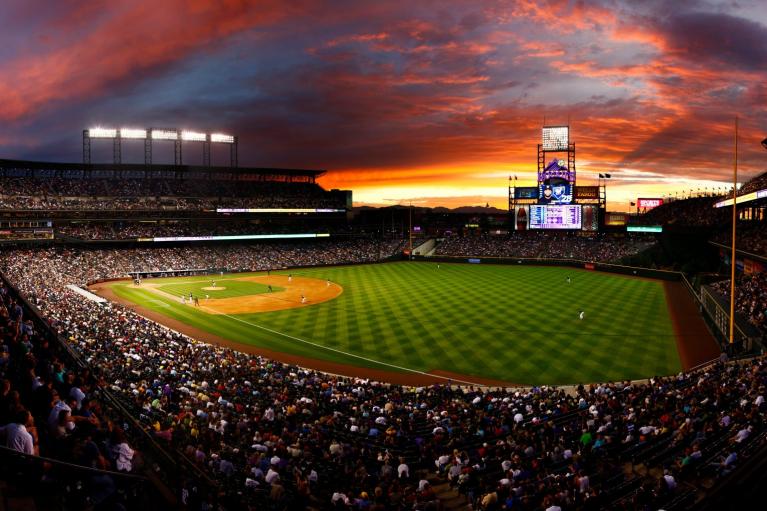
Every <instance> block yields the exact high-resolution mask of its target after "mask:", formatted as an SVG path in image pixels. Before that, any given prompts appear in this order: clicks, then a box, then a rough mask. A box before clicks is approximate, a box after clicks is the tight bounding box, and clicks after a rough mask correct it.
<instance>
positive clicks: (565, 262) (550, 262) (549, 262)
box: [413, 256, 698, 299]
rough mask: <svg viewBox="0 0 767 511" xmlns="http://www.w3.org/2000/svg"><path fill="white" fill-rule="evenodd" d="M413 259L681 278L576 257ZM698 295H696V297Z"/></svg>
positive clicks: (649, 270) (644, 269) (417, 259)
mask: <svg viewBox="0 0 767 511" xmlns="http://www.w3.org/2000/svg"><path fill="white" fill-rule="evenodd" d="M413 260H414V261H434V262H442V263H466V264H508V265H517V264H524V265H529V266H569V267H571V268H580V269H582V270H596V271H604V272H609V273H620V274H623V275H631V276H634V277H647V278H651V279H660V280H668V281H673V282H677V281H679V280H681V279H682V274H681V273H680V272H676V271H668V270H654V269H651V268H639V267H634V266H622V265H620V264H609V263H594V262H589V261H581V260H578V259H538V258H524V257H465V256H431V257H420V256H413ZM697 298H698V297H697V296H696V299H697Z"/></svg>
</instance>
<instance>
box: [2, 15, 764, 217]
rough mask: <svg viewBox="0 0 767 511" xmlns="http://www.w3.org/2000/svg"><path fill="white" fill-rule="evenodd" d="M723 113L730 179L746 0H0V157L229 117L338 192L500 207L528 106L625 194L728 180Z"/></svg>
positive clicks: (588, 169) (746, 55)
mask: <svg viewBox="0 0 767 511" xmlns="http://www.w3.org/2000/svg"><path fill="white" fill-rule="evenodd" d="M736 115H737V116H738V117H739V126H740V131H739V133H740V137H739V175H740V177H741V179H739V181H744V180H745V179H747V178H748V177H751V176H754V175H757V174H759V173H761V172H763V171H765V170H767V151H765V150H764V149H763V148H762V147H761V146H760V145H759V142H760V141H761V140H762V139H763V138H764V137H765V136H767V9H765V8H764V2H763V0H738V1H696V0H689V1H688V0H677V1H673V0H672V1H665V2H664V1H654V0H643V1H630V0H604V1H600V0H595V1H559V0H552V1H548V2H543V1H541V2H533V1H528V0H520V1H487V2H482V1H478V0H469V1H463V0H438V1H429V0H421V1H412V0H409V1H400V0H386V1H384V2H382V1H371V2H367V1H362V0H349V1H347V0H338V1H324V2H320V1H316V0H296V1H289V0H284V1H263V2H258V1H236V0H221V1H217V2H212V1H211V2H203V1H196V0H185V1H181V0H162V1H160V2H158V1H156V0H155V1H146V0H130V1H123V0H110V1H108V2H107V1H91V2H80V1H77V0H60V1H57V2H48V1H45V2H42V1H28V0H27V1H17V0H11V1H5V2H2V3H0V158H18V159H31V160H44V161H81V159H82V130H83V129H85V128H88V127H91V126H105V127H116V128H119V127H150V126H154V127H179V128H184V129H193V130H200V131H212V132H223V133H231V134H235V135H237V136H238V137H239V141H240V144H239V161H240V165H241V166H254V167H259V166H262V167H286V168H313V169H325V170H327V174H326V175H325V176H324V177H323V178H322V180H321V184H322V185H323V186H325V187H326V188H342V189H352V190H353V191H354V200H355V204H358V205H359V204H369V205H389V204H395V203H405V204H406V203H413V204H417V205H424V206H448V207H456V206H461V205H476V204H485V203H489V204H490V205H493V206H496V207H501V208H505V207H506V204H507V196H508V193H507V186H508V178H509V176H511V175H516V176H517V178H518V181H517V183H518V184H519V185H520V186H522V185H534V184H535V170H536V144H538V143H539V142H540V137H541V127H542V126H543V125H544V123H545V124H553V125H556V124H569V125H570V139H571V141H572V142H575V144H576V170H577V173H578V184H582V185H591V184H596V176H597V174H598V173H600V172H602V173H605V172H607V173H610V174H611V176H612V179H611V180H610V181H609V182H608V185H607V196H608V201H609V208H610V209H614V210H626V209H628V207H629V202H630V201H633V200H635V199H636V198H637V197H658V196H663V195H671V194H674V193H684V191H685V190H697V189H700V190H701V191H704V190H706V189H708V190H714V189H718V188H720V187H724V186H728V183H731V182H732V168H733V146H734V122H735V121H734V119H735V116H736ZM142 151H143V148H142V147H141V146H140V144H138V143H136V142H133V143H128V142H126V143H124V144H123V161H125V162H135V163H140V162H143V152H142ZM201 153H202V150H201V148H199V147H196V146H194V145H193V144H191V143H190V144H189V145H188V146H185V148H184V157H185V163H189V164H199V163H201V161H202V155H201ZM154 155H155V161H156V162H172V160H173V151H172V147H171V148H167V147H162V148H156V150H155V153H154ZM111 157H112V153H111V145H110V144H109V142H106V141H99V142H98V143H94V149H93V160H94V161H104V162H109V161H111ZM213 162H214V164H216V163H220V164H226V163H227V162H228V154H227V153H225V151H224V150H223V148H218V149H217V150H216V151H214V154H213Z"/></svg>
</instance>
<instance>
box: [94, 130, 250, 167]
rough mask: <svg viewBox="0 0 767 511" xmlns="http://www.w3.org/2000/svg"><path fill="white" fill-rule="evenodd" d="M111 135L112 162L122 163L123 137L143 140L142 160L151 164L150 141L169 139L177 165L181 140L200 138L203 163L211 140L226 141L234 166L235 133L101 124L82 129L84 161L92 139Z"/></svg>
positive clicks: (189, 140)
mask: <svg viewBox="0 0 767 511" xmlns="http://www.w3.org/2000/svg"><path fill="white" fill-rule="evenodd" d="M93 139H111V140H112V143H113V163H115V164H120V163H122V149H121V144H122V140H125V139H135V140H142V139H143V140H144V164H145V165H151V164H152V143H153V142H154V141H158V140H159V141H171V142H173V145H174V164H175V165H176V166H177V167H178V166H181V165H182V164H183V160H182V154H181V148H182V142H202V164H203V166H205V167H210V164H211V162H210V160H211V144H225V145H228V146H229V166H230V167H237V165H238V161H237V149H238V143H237V142H238V140H237V137H236V136H234V135H226V134H223V133H203V132H199V131H191V130H179V129H177V128H120V129H115V128H103V127H98V126H97V127H94V128H90V129H86V130H83V163H85V164H90V163H91V140H93Z"/></svg>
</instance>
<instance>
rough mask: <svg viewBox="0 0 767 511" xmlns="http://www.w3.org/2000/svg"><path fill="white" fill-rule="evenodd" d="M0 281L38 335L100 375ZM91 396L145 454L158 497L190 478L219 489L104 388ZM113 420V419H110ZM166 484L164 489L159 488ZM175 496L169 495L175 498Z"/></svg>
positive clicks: (9, 285)
mask: <svg viewBox="0 0 767 511" xmlns="http://www.w3.org/2000/svg"><path fill="white" fill-rule="evenodd" d="M0 279H2V280H3V282H4V283H5V285H6V287H7V288H8V289H9V291H10V293H11V294H12V296H14V297H16V298H17V299H18V300H19V302H21V305H22V306H23V308H24V309H25V310H26V311H29V313H30V316H31V318H30V319H32V322H33V323H34V326H35V331H36V332H38V333H39V334H40V335H44V336H46V337H47V339H48V340H49V341H50V342H52V343H53V344H52V345H57V346H59V347H61V348H62V350H63V355H65V358H68V359H69V362H71V363H73V364H74V365H76V366H77V367H79V368H81V369H83V368H86V367H87V368H89V369H90V370H91V371H92V372H93V374H99V368H98V367H93V366H91V365H89V364H88V363H87V362H85V361H84V360H83V359H82V357H80V355H79V354H78V353H77V352H76V351H75V350H74V349H73V348H72V347H71V346H70V345H69V343H68V342H67V340H66V339H65V338H64V337H63V336H62V335H59V334H58V333H57V332H56V331H55V330H54V329H53V327H52V326H51V325H50V324H49V323H48V322H47V321H46V320H45V319H44V318H43V316H42V314H41V313H40V311H39V310H38V309H37V307H35V305H34V304H32V303H30V302H29V301H28V300H27V298H26V296H24V294H23V293H21V292H19V290H18V289H17V288H16V287H15V286H14V285H13V284H12V283H11V281H9V280H8V279H7V278H6V276H5V275H4V274H3V273H2V272H0ZM94 397H96V398H100V399H101V400H102V401H103V402H105V403H106V404H108V405H109V406H108V408H109V409H110V410H111V411H112V412H113V413H114V414H115V415H116V416H117V418H118V419H120V420H121V421H122V422H121V425H122V426H123V429H124V430H125V432H126V433H127V434H128V435H129V438H130V439H131V441H132V442H133V443H135V444H136V445H137V446H138V447H139V448H140V449H141V452H142V453H143V455H144V458H145V460H146V461H147V463H146V466H147V467H150V466H152V467H154V469H155V473H154V474H153V475H156V476H159V478H160V480H158V479H157V478H156V477H153V478H152V479H151V480H152V481H153V482H154V483H155V487H156V488H157V490H158V492H157V493H158V494H160V495H162V496H163V497H168V496H169V495H168V491H167V487H170V488H174V489H177V488H179V487H180V485H179V483H180V481H181V480H182V479H184V478H191V479H194V480H195V481H197V482H198V483H199V484H200V486H202V487H206V488H209V489H215V488H217V487H218V483H217V482H216V481H214V480H213V479H211V478H210V477H209V476H208V475H207V474H206V473H205V472H203V471H202V470H201V469H200V468H199V467H197V466H196V465H194V464H193V463H191V462H188V461H187V460H186V459H185V458H181V459H182V463H179V456H178V455H177V454H178V453H175V454H176V455H174V454H172V453H170V452H168V451H167V450H166V449H164V448H163V447H162V446H161V445H160V444H159V443H157V441H155V439H154V438H153V437H152V435H151V434H150V433H149V431H147V429H146V428H145V427H144V426H143V425H142V424H141V423H140V422H139V420H138V419H136V417H134V416H133V414H131V413H130V412H129V411H128V410H127V409H126V408H125V407H124V406H123V404H122V402H121V400H120V399H119V398H118V397H117V396H115V395H114V394H113V393H112V391H110V390H109V389H107V388H106V387H99V388H98V389H97V390H96V391H94ZM113 418H115V417H113ZM163 485H167V487H162V486H163ZM175 497H176V496H175V495H173V496H172V498H173V499H175Z"/></svg>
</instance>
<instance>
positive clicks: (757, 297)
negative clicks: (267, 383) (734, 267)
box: [712, 272, 767, 334]
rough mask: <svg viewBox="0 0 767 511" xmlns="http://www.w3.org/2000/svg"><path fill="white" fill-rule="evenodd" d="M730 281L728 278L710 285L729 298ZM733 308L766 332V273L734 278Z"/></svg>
mask: <svg viewBox="0 0 767 511" xmlns="http://www.w3.org/2000/svg"><path fill="white" fill-rule="evenodd" d="M730 283H731V281H730V279H727V280H722V281H719V282H715V283H714V284H713V285H712V287H713V288H714V290H715V291H716V292H717V293H719V294H720V295H722V297H724V298H725V299H726V300H729V299H730ZM735 310H736V311H737V312H739V313H740V314H742V315H743V316H744V317H745V318H747V319H748V320H749V321H750V322H751V323H753V324H754V325H756V326H757V327H758V328H759V329H760V330H761V331H762V332H763V333H765V334H767V273H764V272H762V273H755V274H751V275H743V276H740V277H738V278H737V279H736V280H735Z"/></svg>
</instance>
